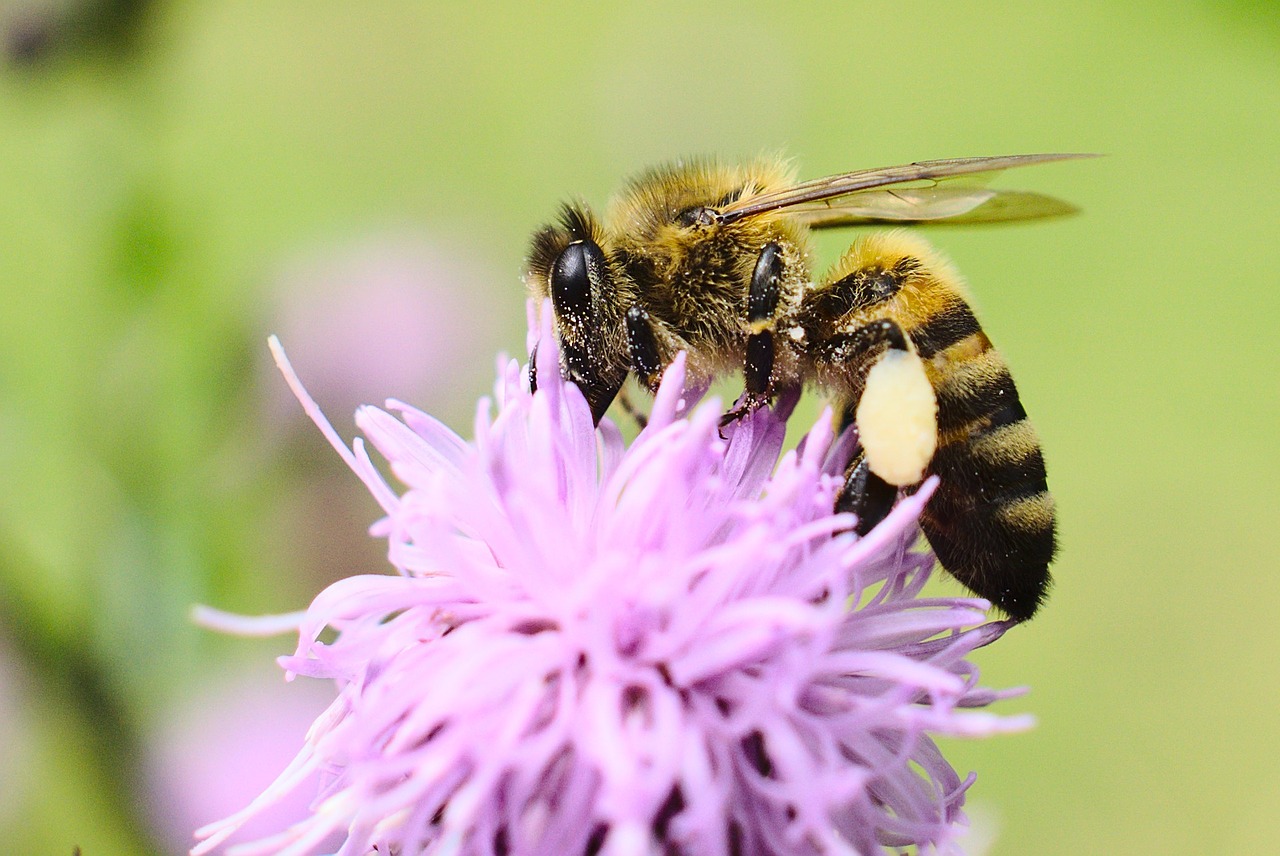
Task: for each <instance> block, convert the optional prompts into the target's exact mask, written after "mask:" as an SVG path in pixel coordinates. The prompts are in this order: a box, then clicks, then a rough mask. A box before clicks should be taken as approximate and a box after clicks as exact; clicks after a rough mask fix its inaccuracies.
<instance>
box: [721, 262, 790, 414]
mask: <svg viewBox="0 0 1280 856" xmlns="http://www.w3.org/2000/svg"><path fill="white" fill-rule="evenodd" d="M781 281H782V247H781V246H779V245H778V244H776V243H769V244H765V246H764V249H762V250H761V251H760V256H759V258H758V259H756V266H755V269H754V270H753V271H752V273H751V288H750V290H749V291H748V292H747V325H748V329H749V330H750V331H751V332H750V333H749V334H748V335H747V356H746V362H745V364H744V365H743V367H742V379H743V385H744V386H745V387H746V389H745V390H744V392H745V394H744V396H743V400H742V403H741V404H740V405H738V406H737V407H736V408H734V409H733V410H731V411H729V412H728V413H726V414H725V415H724V417H723V418H722V419H721V420H720V425H721V427H724V426H726V425H728V424H730V423H731V422H736V421H737V420H739V419H741V418H742V417H743V416H746V415H747V414H748V413H750V412H751V411H752V410H755V409H756V408H758V407H762V406H764V405H765V404H768V403H769V394H770V392H771V388H770V379H771V378H772V377H773V357H774V346H773V330H772V324H773V319H774V313H775V312H777V309H778V297H779V295H780V293H781V286H780V283H781Z"/></svg>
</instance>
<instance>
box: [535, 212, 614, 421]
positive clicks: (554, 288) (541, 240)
mask: <svg viewBox="0 0 1280 856" xmlns="http://www.w3.org/2000/svg"><path fill="white" fill-rule="evenodd" d="M603 245H606V241H605V238H604V235H603V231H602V229H601V228H600V226H599V224H598V223H597V222H596V220H595V218H594V217H593V216H592V214H591V211H590V209H588V208H586V207H585V206H583V205H566V206H565V207H564V209H563V210H562V211H561V214H560V220H559V222H558V223H556V224H554V225H550V226H545V227H543V228H542V229H540V230H539V231H538V232H537V233H536V234H534V236H533V246H532V248H531V250H530V252H529V262H528V266H527V272H526V274H525V283H526V285H527V286H528V288H529V291H530V293H531V294H532V296H533V297H534V298H535V299H536V300H538V301H539V302H541V301H542V300H545V299H546V298H548V297H550V298H551V307H552V310H553V311H554V313H555V330H556V338H557V339H558V341H559V344H560V367H561V371H562V372H563V373H564V376H565V377H566V378H568V379H569V380H571V381H573V382H574V383H576V384H577V385H578V387H579V388H580V389H581V390H582V392H583V394H584V395H585V396H586V397H587V400H588V401H589V402H590V404H591V411H592V414H593V416H594V417H595V419H596V421H597V422H598V421H599V420H600V417H602V416H603V415H604V412H605V410H607V409H608V407H609V404H610V403H611V402H612V401H613V399H614V396H616V395H617V393H618V389H619V388H620V387H621V386H622V382H623V380H624V379H625V378H626V372H627V362H626V351H625V346H624V345H623V344H621V342H620V341H619V335H620V334H619V333H618V332H616V331H618V330H620V319H619V315H620V313H619V312H618V311H617V309H616V303H617V301H616V299H615V294H616V288H615V284H616V279H617V277H616V273H615V271H614V266H613V264H612V263H611V262H610V260H609V258H608V256H607V255H606V252H605V249H604V246H603ZM531 365H532V361H531ZM535 384H536V378H535Z"/></svg>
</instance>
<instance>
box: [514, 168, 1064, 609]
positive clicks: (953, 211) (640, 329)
mask: <svg viewBox="0 0 1280 856" xmlns="http://www.w3.org/2000/svg"><path fill="white" fill-rule="evenodd" d="M1084 156H1085V155H1070V154H1042V155H1011V156H1003V157H978V158H957V159H948V160H933V161H923V162H919V163H912V164H907V165H904V166H895V167H888V168H883V169H872V170H862V171H858V172H850V173H844V174H841V175H835V176H830V177H827V178H820V179H817V180H813V181H805V182H798V183H797V182H796V181H795V180H794V178H793V175H792V173H791V171H790V170H789V169H788V168H787V167H786V166H785V165H784V164H783V163H781V162H779V161H768V160H762V161H758V162H755V163H751V164H748V165H745V166H742V165H727V164H720V163H715V162H710V161H701V162H698V161H694V162H676V163H674V164H671V165H667V166H663V167H659V168H657V169H653V170H651V171H649V172H646V173H644V174H642V175H640V176H639V177H637V178H635V179H634V180H632V181H631V182H630V183H629V184H628V185H627V186H626V187H625V188H624V189H623V190H622V191H621V192H620V193H619V194H618V195H617V196H615V197H614V198H613V199H612V200H611V202H610V204H609V206H608V208H607V209H606V211H605V214H604V217H603V218H597V217H596V216H595V215H594V214H593V213H592V211H591V209H590V208H588V207H587V206H586V205H585V204H581V203H574V204H568V205H565V206H564V207H563V209H562V211H561V213H560V218H559V222H558V223H556V224H554V225H549V226H545V227H543V228H542V229H541V230H539V231H538V232H537V233H536V234H535V235H534V236H533V241H532V248H531V251H530V254H529V261H528V265H527V270H526V275H525V281H526V284H527V286H528V288H529V291H530V293H531V294H532V295H533V297H534V298H535V299H538V300H539V301H542V300H544V299H546V298H550V300H551V305H552V309H553V313H554V330H555V335H556V338H557V340H558V344H559V351H560V363H561V365H560V368H561V371H562V373H563V374H564V376H565V377H566V378H568V379H570V380H572V381H574V382H575V383H577V385H578V386H579V388H580V389H581V390H582V392H583V394H584V395H585V397H586V399H587V401H588V403H589V404H590V407H591V412H592V416H593V418H594V419H595V421H596V422H599V421H600V419H601V418H602V417H603V416H604V414H605V411H606V410H607V409H608V408H609V406H610V404H611V403H612V402H613V401H614V399H615V398H616V397H617V395H618V392H619V390H620V389H621V388H622V385H623V383H624V382H625V380H626V379H627V377H628V376H633V377H635V378H636V380H637V381H638V382H639V383H640V384H641V385H643V386H645V387H648V388H649V389H650V390H651V391H652V390H656V388H657V385H658V382H659V380H660V378H661V375H662V372H663V370H664V369H665V368H666V366H667V365H669V364H670V362H671V361H672V359H674V358H675V356H676V354H678V353H679V352H681V351H684V352H685V354H686V360H687V371H688V383H689V384H691V385H705V384H707V383H710V381H711V380H713V379H715V378H718V377H721V376H724V375H726V374H729V373H733V372H737V371H741V372H742V378H743V386H744V392H743V395H742V398H741V399H739V403H738V405H737V406H736V407H735V409H734V410H732V411H730V412H729V413H728V414H726V416H725V421H726V423H728V422H731V421H733V420H734V419H737V418H740V417H741V416H743V415H744V414H746V413H749V412H751V411H752V410H753V409H755V408H758V407H761V406H764V405H766V404H768V403H769V402H770V401H772V400H773V399H774V398H775V397H776V396H778V395H779V394H781V393H782V392H784V391H788V390H791V389H794V388H797V387H801V386H806V385H809V386H816V387H819V388H821V389H822V390H825V391H826V392H827V393H828V394H829V395H831V396H832V398H833V399H834V401H835V402H836V404H837V405H838V408H839V412H840V413H841V418H842V422H843V424H844V425H846V426H848V425H850V424H852V425H854V426H856V428H857V431H858V438H859V444H860V449H859V451H858V452H857V453H856V454H855V456H854V458H853V460H852V461H851V463H850V464H849V466H848V469H847V471H846V473H845V479H844V484H843V487H842V489H841V490H840V491H839V493H838V498H837V500H836V510H838V511H850V512H853V513H855V514H856V515H857V523H856V527H855V528H856V529H857V531H858V532H859V533H860V534H864V535H865V534H866V533H867V532H869V531H870V530H871V528H872V527H874V526H875V525H876V523H878V522H879V521H880V520H882V519H883V518H884V517H885V516H886V515H887V514H888V512H889V511H890V509H891V508H892V506H893V504H894V502H895V501H896V500H897V498H898V496H899V494H900V493H902V492H908V493H909V492H912V491H914V490H916V489H918V487H919V486H920V484H921V483H922V482H923V480H924V479H925V478H927V477H928V476H930V475H936V476H938V478H939V481H940V483H939V486H938V488H937V490H936V491H935V492H934V494H933V495H932V497H931V498H930V499H929V501H928V503H927V504H926V506H925V509H924V511H923V513H922V515H921V518H920V525H921V528H922V530H923V532H924V534H925V537H926V538H928V540H929V543H930V545H931V546H932V548H933V550H934V553H935V554H936V555H937V557H938V560H939V562H940V563H941V565H942V567H943V568H945V569H946V570H947V571H948V572H949V573H950V574H951V575H952V576H953V577H955V578H956V579H957V580H959V581H960V582H961V583H962V584H964V585H965V586H967V587H968V588H969V589H971V590H972V591H974V592H975V593H977V594H978V595H979V596H981V597H983V598H986V599H987V600H989V601H991V602H992V603H994V604H995V605H996V606H998V607H999V608H1000V609H1002V610H1003V611H1004V612H1005V613H1007V614H1008V615H1009V616H1010V617H1011V618H1013V619H1014V620H1016V621H1024V620H1026V619H1028V618H1030V617H1031V616H1032V615H1034V614H1035V612H1036V610H1037V609H1038V608H1039V606H1040V605H1041V603H1042V602H1043V601H1044V598H1045V594H1046V592H1047V589H1048V585H1049V581H1050V578H1049V564H1050V562H1051V561H1052V559H1053V557H1054V553H1055V549H1056V539H1055V523H1054V505H1053V498H1052V496H1051V495H1050V494H1049V492H1048V485H1047V482H1046V475H1045V466H1044V458H1043V455H1042V453H1041V449H1040V442H1039V440H1038V439H1037V437H1036V434H1035V432H1034V430H1033V429H1032V427H1031V423H1030V422H1028V420H1027V414H1026V411H1025V410H1024V409H1023V407H1022V404H1021V402H1020V401H1019V398H1018V391H1017V389H1016V387H1015V386H1014V383H1013V379H1012V377H1011V375H1010V374H1009V370H1008V367H1007V366H1006V365H1005V362H1004V360H1003V358H1002V357H1001V356H1000V353H999V351H997V350H996V349H995V348H994V347H993V346H992V344H991V341H990V340H989V339H988V338H987V336H986V334H985V333H984V332H983V330H982V328H981V326H980V325H979V323H978V319H977V317H976V316H975V314H974V311H973V308H972V306H971V302H970V298H969V294H968V291H967V289H966V286H965V284H964V282H963V280H962V279H961V277H960V275H959V274H958V273H957V272H956V271H955V269H954V268H953V267H952V266H951V264H950V263H949V262H948V261H947V260H946V259H945V258H943V256H942V255H941V254H940V253H939V252H938V251H936V250H935V249H934V248H933V247H931V246H930V245H929V244H928V243H927V242H926V241H924V240H923V239H922V238H920V237H918V236H916V235H914V234H911V233H908V232H906V231H901V230H894V231H887V232H878V233H871V234H867V235H865V236H863V237H860V238H858V239H857V240H856V241H854V243H853V244H852V246H851V247H850V248H849V249H848V251H847V252H845V254H844V255H843V256H842V257H841V258H840V259H839V260H838V261H837V262H836V263H835V265H834V266H833V267H832V268H831V269H830V270H829V271H828V272H827V273H826V274H825V275H824V276H822V277H821V278H820V279H815V278H814V277H813V276H812V273H811V268H812V263H811V259H812V255H813V253H812V249H811V231H812V230H814V229H826V228H832V227H840V226H853V225H861V224H876V223H894V224H898V225H906V224H911V223H929V222H934V221H948V222H957V223H961V222H1001V221H1009V220H1021V219H1028V218H1034V217H1046V216H1054V215H1060V214H1066V213H1071V212H1072V211H1074V210H1075V209H1074V208H1073V207H1071V206H1070V205H1068V204H1066V203H1064V202H1061V201H1059V200H1057V199H1054V198H1052V197H1048V196H1043V195H1040V194H1035V193H1028V192H1020V191H997V190H991V189H988V188H987V187H986V186H985V182H986V180H987V179H989V178H990V177H991V176H992V175H994V174H996V173H999V172H1001V171H1003V170H1007V169H1011V168H1015V167H1021V166H1029V165H1032V164H1039V163H1046V162H1050V161H1057V160H1065V159H1068V158H1075V157H1084ZM535 350H536V349H535ZM530 366H531V372H532V371H533V370H532V366H533V360H532V359H531V360H530ZM531 383H532V385H533V386H534V387H535V388H536V384H537V378H536V374H531Z"/></svg>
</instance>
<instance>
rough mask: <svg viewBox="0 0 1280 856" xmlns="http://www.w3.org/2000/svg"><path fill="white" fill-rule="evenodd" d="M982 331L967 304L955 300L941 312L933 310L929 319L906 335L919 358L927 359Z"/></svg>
mask: <svg viewBox="0 0 1280 856" xmlns="http://www.w3.org/2000/svg"><path fill="white" fill-rule="evenodd" d="M980 332H982V328H981V327H980V326H978V319H977V318H976V317H975V316H974V314H973V310H971V309H970V308H969V307H968V305H967V304H965V303H962V302H958V301H957V302H955V303H952V304H950V305H948V306H947V308H945V309H943V310H942V311H941V312H935V313H934V314H933V315H932V316H930V318H929V320H928V321H926V322H925V323H923V324H921V325H920V326H919V327H916V328H915V329H913V330H909V331H908V332H907V335H909V336H910V337H911V341H912V342H914V343H915V346H916V351H918V352H919V354H920V357H921V359H925V360H927V359H929V358H930V357H932V356H933V355H934V354H936V353H938V352H939V351H945V350H946V349H947V348H950V347H951V346H952V345H954V344H956V343H958V342H962V341H964V340H965V339H967V338H969V337H970V336H972V335H973V334H975V333H980Z"/></svg>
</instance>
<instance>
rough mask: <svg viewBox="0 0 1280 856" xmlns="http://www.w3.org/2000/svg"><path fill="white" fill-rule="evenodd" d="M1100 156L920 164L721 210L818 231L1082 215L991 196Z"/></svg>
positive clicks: (1047, 199) (822, 181) (1050, 201)
mask: <svg viewBox="0 0 1280 856" xmlns="http://www.w3.org/2000/svg"><path fill="white" fill-rule="evenodd" d="M1085 157H1094V155H1087V154H1040V155H1005V156H1000V157H979V158H951V159H947V160H933V161H921V162H919V163H911V164H905V165H903V166H895V167H885V168H881V169H868V170H859V171H857V172H849V173H844V174H842V175H833V176H828V177H826V178H819V179H815V180H813V181H806V182H801V183H800V184H795V185H792V186H791V187H787V188H784V189H782V190H776V191H772V192H770V193H762V194H758V195H755V196H747V197H744V198H742V199H740V200H738V201H737V202H734V203H731V204H730V205H728V206H726V207H725V208H723V209H721V210H720V211H719V212H718V218H717V219H718V220H719V221H720V222H722V223H730V222H733V221H735V220H739V219H742V218H743V217H750V216H753V215H756V214H763V213H765V212H768V211H777V210H780V209H787V213H789V214H794V215H796V216H798V217H799V218H800V219H801V220H803V221H804V222H805V223H806V224H807V225H809V226H811V227H813V228H827V227H832V226H849V225H857V224H861V223H883V222H893V223H910V222H928V221H935V220H946V221H949V222H955V223H997V222H1006V221H1010V220H1026V219H1033V218H1040V217H1054V216H1061V215H1064V214H1071V213H1073V212H1075V210H1076V208H1075V207H1074V206H1072V205H1070V204H1068V203H1066V202H1063V201H1061V200H1059V199H1055V198H1053V197H1051V196H1045V195H1043V194H1039V193H1029V192H1026V191H1008V190H991V189H989V188H987V187H986V184H987V183H988V182H990V181H991V179H992V178H993V177H995V176H996V175H997V174H999V173H1001V172H1003V171H1005V170H1007V169H1014V168H1016V167H1020V166H1031V165H1033V164H1040V163H1050V162H1053V161H1060V160H1072V159H1075V158H1085Z"/></svg>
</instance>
